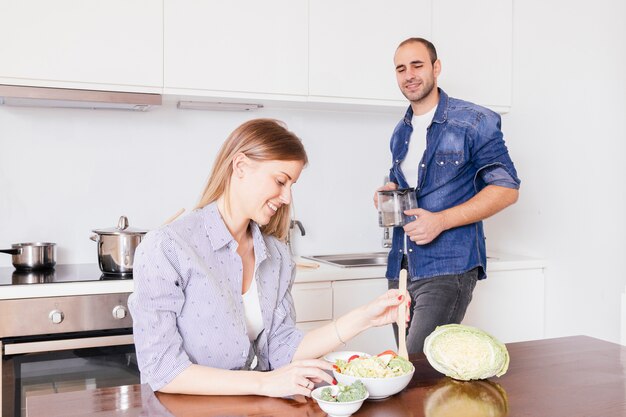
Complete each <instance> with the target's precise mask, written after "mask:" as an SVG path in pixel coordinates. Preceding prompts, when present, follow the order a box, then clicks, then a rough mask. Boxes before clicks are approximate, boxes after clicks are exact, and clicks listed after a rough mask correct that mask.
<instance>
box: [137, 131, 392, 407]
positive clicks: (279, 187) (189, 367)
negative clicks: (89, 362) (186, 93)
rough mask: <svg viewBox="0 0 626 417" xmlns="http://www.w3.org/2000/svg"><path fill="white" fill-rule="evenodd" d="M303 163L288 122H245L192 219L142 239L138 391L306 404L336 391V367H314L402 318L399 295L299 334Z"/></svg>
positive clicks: (232, 138) (220, 158)
mask: <svg viewBox="0 0 626 417" xmlns="http://www.w3.org/2000/svg"><path fill="white" fill-rule="evenodd" d="M306 163H307V156H306V152H305V150H304V147H303V145H302V142H301V141H300V139H298V137H297V136H295V135H294V134H293V133H291V132H289V131H288V130H287V129H286V128H285V127H283V125H282V124H280V123H279V122H277V121H275V120H270V119H257V120H251V121H248V122H246V123H244V124H243V125H241V126H239V127H238V128H237V129H236V130H235V131H234V132H233V133H232V134H231V135H230V136H229V138H228V139H227V140H226V142H225V143H224V144H223V146H222V148H221V150H220V152H219V154H218V156H217V158H216V161H215V164H214V165H213V170H212V173H211V176H210V178H209V181H208V183H207V186H206V188H205V190H204V192H203V195H202V197H201V199H200V203H199V204H198V207H197V208H196V210H194V211H193V212H192V213H190V214H189V215H187V216H185V217H184V218H182V219H179V220H177V221H175V222H173V223H171V224H169V225H167V226H164V227H162V228H160V229H158V230H155V231H152V232H150V233H148V234H147V235H146V236H145V239H144V240H143V241H142V243H141V245H140V246H139V247H138V248H137V251H136V254H135V262H134V281H135V291H134V293H133V294H132V295H131V297H130V299H129V307H130V310H131V313H132V316H133V322H134V327H133V329H134V338H135V345H136V349H137V359H138V363H139V367H140V369H141V377H142V382H147V383H148V384H150V386H151V387H152V389H154V390H155V391H156V390H158V391H162V392H169V393H185V394H208V395H211V394H215V395H240V394H258V395H266V396H276V397H280V396H286V395H292V394H303V395H310V393H311V390H312V388H313V386H314V383H315V382H321V381H326V382H328V383H336V381H333V378H332V377H331V376H330V375H329V374H328V373H327V372H325V370H331V369H332V368H331V365H330V364H328V363H327V362H325V361H323V360H320V359H311V358H319V357H320V356H322V355H324V354H326V353H328V352H330V351H331V350H333V349H335V348H336V347H338V346H340V345H341V344H344V343H345V341H347V340H348V339H350V338H352V337H354V336H356V335H357V334H358V333H360V332H362V331H363V330H365V329H367V328H369V327H372V326H380V325H384V324H388V323H391V322H394V321H395V320H396V317H397V312H398V308H397V307H398V305H399V304H400V303H401V302H402V300H403V298H404V297H403V296H400V295H399V293H398V292H397V290H390V291H389V292H387V293H386V294H384V295H382V296H381V297H379V298H378V299H376V300H374V301H373V302H371V303H369V304H367V305H365V306H363V307H360V308H358V309H356V310H353V311H351V312H350V313H348V314H346V315H344V316H342V317H341V318H339V319H338V320H337V321H336V322H333V323H331V324H328V325H326V326H324V327H321V328H319V329H316V330H313V331H311V332H309V333H307V334H306V335H304V334H303V333H302V332H301V331H299V330H298V329H296V327H295V313H294V306H293V300H292V297H291V294H290V289H291V286H292V284H293V280H294V276H295V266H294V264H293V262H292V260H291V256H290V253H289V250H288V248H287V245H286V244H285V243H284V239H285V237H286V236H287V233H288V230H289V221H290V218H289V203H291V186H292V185H293V184H295V182H296V181H297V180H298V177H299V176H300V172H301V171H302V168H303V167H304V165H305V164H306ZM251 369H253V370H251ZM260 371H267V372H260Z"/></svg>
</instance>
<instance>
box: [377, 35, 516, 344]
mask: <svg viewBox="0 0 626 417" xmlns="http://www.w3.org/2000/svg"><path fill="white" fill-rule="evenodd" d="M394 64H395V68H396V78H397V81H398V86H399V87H400V90H401V91H402V93H403V94H404V96H405V97H406V98H407V99H408V100H409V102H410V106H409V108H408V110H407V112H406V114H405V116H404V118H403V119H402V120H401V121H400V122H399V123H398V125H397V126H396V128H395V130H394V132H393V135H392V137H391V154H392V166H391V170H390V174H389V178H390V182H389V183H387V184H386V185H385V186H384V187H382V188H380V190H392V189H396V188H408V187H413V188H415V192H416V194H417V201H418V207H419V208H417V209H414V210H409V211H407V212H406V214H410V215H413V216H415V221H413V222H411V223H409V224H407V225H406V226H404V227H403V228H401V227H396V228H394V233H393V243H392V249H391V251H390V253H389V260H388V265H387V274H386V276H387V278H388V279H389V288H397V287H398V276H399V272H400V269H402V268H404V269H407V271H408V276H409V277H410V281H409V283H408V285H407V287H408V291H409V293H410V295H411V299H412V303H411V321H410V323H409V326H408V335H407V348H408V350H409V353H416V352H421V351H422V349H423V344H424V339H425V338H426V336H428V335H429V334H430V333H431V332H432V331H433V330H434V329H435V327H437V326H440V325H444V324H449V323H460V322H461V320H462V319H463V317H464V315H465V311H466V309H467V306H468V305H469V303H470V301H471V299H472V292H473V290H474V286H475V285H476V280H478V279H483V278H485V277H486V274H485V269H486V263H487V257H486V250H485V236H484V232H483V224H482V220H483V219H485V218H487V217H489V216H491V215H493V214H495V213H497V212H499V211H500V210H502V209H504V208H505V207H507V206H509V205H511V204H513V203H515V202H516V201H517V197H518V189H519V184H520V180H519V178H518V177H517V172H516V170H515V167H514V165H513V162H512V161H511V159H510V158H509V154H508V151H507V148H506V146H505V144H504V140H503V137H502V132H501V131H500V116H499V115H498V114H496V113H494V112H493V111H491V110H488V109H486V108H484V107H481V106H478V105H476V104H473V103H469V102H466V101H462V100H458V99H454V98H451V97H448V95H447V94H446V93H445V92H444V91H443V90H442V89H440V88H438V87H437V77H438V76H439V74H440V73H441V62H440V61H439V60H438V59H437V52H436V50H435V47H434V46H433V44H432V43H431V42H429V41H427V40H425V39H422V38H409V39H407V40H405V41H403V42H402V43H401V44H400V45H399V46H398V48H397V50H396V53H395V56H394ZM374 203H375V204H377V197H376V195H375V197H374ZM395 329H396V337H397V327H395Z"/></svg>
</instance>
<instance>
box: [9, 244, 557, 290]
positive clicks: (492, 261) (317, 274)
mask: <svg viewBox="0 0 626 417" xmlns="http://www.w3.org/2000/svg"><path fill="white" fill-rule="evenodd" d="M296 260H297V261H300V260H301V261H304V262H307V263H310V262H312V261H310V260H308V259H301V258H296ZM319 265H320V266H319V268H300V267H298V269H297V272H296V282H298V283H300V282H321V281H343V280H352V279H368V278H382V277H384V276H385V267H384V266H376V267H357V268H340V267H336V266H332V265H327V264H323V263H320V264H319ZM544 266H545V262H544V261H543V260H541V259H535V258H528V257H523V256H518V255H507V254H498V253H493V254H490V255H489V259H488V260H487V272H496V271H510V270H523V269H537V268H543V267H544ZM14 272H15V270H14V269H13V268H12V267H10V268H0V300H2V299H16V298H38V297H61V296H71V295H88V294H113V293H130V292H132V291H133V280H132V279H110V277H107V276H105V275H103V274H102V272H100V269H99V268H98V265H97V264H76V265H57V266H56V268H55V278H54V280H55V282H50V278H49V277H48V278H44V279H43V282H41V283H37V284H26V283H24V284H20V283H19V282H20V278H19V277H15V275H14ZM79 279H80V281H79ZM25 281H26V280H25ZM25 281H24V282H25Z"/></svg>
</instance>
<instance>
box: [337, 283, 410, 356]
mask: <svg viewBox="0 0 626 417" xmlns="http://www.w3.org/2000/svg"><path fill="white" fill-rule="evenodd" d="M386 291H387V279H386V278H377V279H361V280H350V281H335V282H333V318H334V319H335V320H336V319H338V318H339V317H340V316H342V315H343V314H345V313H347V312H348V311H350V310H352V309H354V308H356V307H359V306H361V305H363V304H366V303H368V302H370V301H372V300H373V299H374V298H376V297H378V296H379V295H381V294H384V293H385V292H386ZM388 349H392V350H396V351H397V345H396V340H395V338H394V336H393V328H392V326H391V324H390V325H388V326H383V327H374V328H371V329H369V330H366V331H364V332H363V333H361V334H360V335H358V336H356V337H355V338H353V339H352V340H350V341H348V343H347V344H346V346H345V347H339V348H338V349H337V350H356V351H360V352H366V353H369V354H373V355H375V354H377V353H380V352H383V351H385V350H388Z"/></svg>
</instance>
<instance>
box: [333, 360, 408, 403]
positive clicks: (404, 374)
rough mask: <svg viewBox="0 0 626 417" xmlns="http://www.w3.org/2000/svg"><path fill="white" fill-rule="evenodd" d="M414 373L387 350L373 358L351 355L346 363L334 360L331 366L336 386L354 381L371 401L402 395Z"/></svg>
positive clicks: (406, 363) (405, 362)
mask: <svg viewBox="0 0 626 417" xmlns="http://www.w3.org/2000/svg"><path fill="white" fill-rule="evenodd" d="M414 373H415V367H414V366H413V364H412V363H410V362H409V361H407V360H406V359H403V358H401V357H399V356H398V355H397V354H396V353H395V352H394V351H391V350H387V351H385V352H382V353H379V354H378V355H376V356H372V355H367V354H366V355H363V356H361V355H354V356H352V357H350V358H349V359H348V360H347V361H346V360H345V359H343V358H338V359H337V361H336V362H335V364H334V365H333V376H334V377H335V379H336V380H337V381H338V382H339V383H340V384H344V385H350V384H352V383H354V382H355V381H356V380H357V379H358V380H360V381H361V382H363V384H364V385H365V388H366V389H367V392H369V394H370V395H369V397H370V398H371V399H373V400H380V399H383V398H387V397H389V396H391V395H394V394H397V393H398V392H400V391H402V390H403V389H404V388H406V386H407V385H409V382H411V378H413V374H414Z"/></svg>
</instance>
